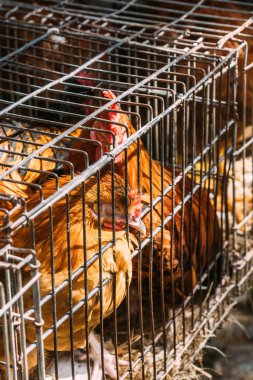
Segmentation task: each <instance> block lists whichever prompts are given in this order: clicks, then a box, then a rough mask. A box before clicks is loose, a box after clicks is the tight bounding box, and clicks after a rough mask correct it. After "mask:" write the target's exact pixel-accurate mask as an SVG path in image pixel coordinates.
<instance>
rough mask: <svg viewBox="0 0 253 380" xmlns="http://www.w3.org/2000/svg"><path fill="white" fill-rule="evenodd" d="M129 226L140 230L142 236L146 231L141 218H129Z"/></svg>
mask: <svg viewBox="0 0 253 380" xmlns="http://www.w3.org/2000/svg"><path fill="white" fill-rule="evenodd" d="M129 226H130V227H132V228H134V229H135V230H137V231H138V232H140V233H141V234H142V235H143V236H145V235H146V233H147V230H146V226H145V224H144V223H143V221H142V220H141V218H131V219H129Z"/></svg>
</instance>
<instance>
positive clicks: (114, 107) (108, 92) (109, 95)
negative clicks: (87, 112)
mask: <svg viewBox="0 0 253 380" xmlns="http://www.w3.org/2000/svg"><path fill="white" fill-rule="evenodd" d="M103 95H104V97H105V98H108V99H110V100H114V99H116V95H115V94H114V93H113V92H112V91H111V90H106V91H103ZM110 108H111V109H112V110H119V109H120V108H119V104H118V103H115V104H113V105H112V106H110Z"/></svg>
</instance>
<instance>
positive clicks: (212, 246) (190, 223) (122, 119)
mask: <svg viewBox="0 0 253 380" xmlns="http://www.w3.org/2000/svg"><path fill="white" fill-rule="evenodd" d="M103 94H104V97H106V98H108V99H110V100H112V99H115V95H114V94H113V93H112V92H111V91H104V92H103ZM110 108H111V110H110V111H103V112H102V113H101V114H100V119H105V120H109V121H111V123H106V122H105V123H103V121H95V123H94V128H98V129H103V130H105V129H109V130H110V131H111V132H112V133H113V134H115V136H116V137H115V138H116V140H117V143H120V142H122V141H123V139H124V138H125V131H126V128H124V127H121V126H120V125H117V124H114V123H115V122H117V123H120V124H123V125H124V126H125V127H127V129H128V131H129V134H130V135H131V134H133V133H135V129H134V128H133V126H132V124H131V122H130V120H129V118H128V116H127V115H126V114H124V113H120V108H119V105H118V104H117V103H115V104H114V105H112V106H111V107H110ZM91 137H93V138H94V139H97V140H98V141H100V143H101V144H102V147H103V149H104V152H107V151H109V150H110V147H111V139H110V138H109V139H107V138H106V135H105V134H104V132H102V131H101V132H96V133H93V134H92V136H91ZM122 159H123V155H121V157H120V158H119V159H118V164H117V168H116V170H117V171H118V173H120V174H121V175H122V176H124V175H125V172H124V170H125V169H124V168H125V163H124V160H122ZM116 162H117V160H116ZM150 165H151V168H152V182H151V177H150ZM127 167H128V171H127V174H128V183H129V186H130V187H133V188H137V187H138V181H137V179H138V154H137V142H134V143H132V144H131V145H130V147H129V148H128V162H127ZM161 175H162V166H161V164H160V163H159V162H157V161H155V160H151V159H150V156H149V154H148V152H147V150H146V149H145V147H144V145H143V143H142V142H141V141H140V186H141V191H142V192H143V195H142V200H143V202H144V203H150V202H151V201H154V200H156V199H157V198H159V197H160V196H161V193H162V189H163V190H164V191H165V189H166V188H167V187H169V186H171V184H172V183H173V180H172V178H173V177H172V171H171V169H169V168H165V169H164V181H163V183H161ZM176 175H179V171H176ZM184 181H185V192H184V193H183V182H182V180H181V181H180V182H181V183H180V182H179V183H177V184H175V187H174V207H175V209H176V208H177V207H178V206H180V205H181V204H182V201H183V197H185V196H186V195H191V192H192V183H191V178H189V177H188V176H186V177H185V179H184ZM151 194H152V199H150V198H151ZM192 199H193V203H192V206H191V196H190V199H189V201H187V202H186V203H185V205H184V208H183V212H184V216H183V220H182V211H178V212H175V221H174V231H172V221H170V222H169V223H167V224H166V225H165V227H164V238H163V241H162V239H161V233H160V232H159V233H157V234H156V235H155V237H154V241H153V247H154V258H153V259H154V269H155V273H156V278H155V280H156V281H157V283H158V284H157V285H158V288H157V287H156V289H159V286H160V285H159V281H160V275H159V274H157V271H158V273H159V270H160V269H159V268H160V265H161V255H162V256H163V262H164V273H165V275H167V278H166V280H165V288H166V289H168V286H169V285H170V282H171V271H172V270H173V276H174V285H175V288H176V290H177V293H178V294H179V295H182V292H184V293H185V294H187V293H189V292H190V291H191V290H192V288H193V287H194V286H195V285H196V283H197V280H198V279H199V277H200V275H201V273H202V272H203V270H204V268H205V267H206V265H207V264H208V263H209V262H211V261H212V260H213V259H214V258H215V255H216V253H217V251H218V246H219V225H218V219H217V216H216V215H215V212H214V208H213V206H212V204H211V201H210V200H209V196H208V192H207V191H206V190H205V189H200V190H198V191H196V192H195V193H194V194H193V196H192ZM172 202H173V201H172V190H170V191H168V193H167V194H166V195H165V196H164V218H166V217H168V216H169V215H171V213H172ZM143 221H144V223H145V225H146V227H147V230H148V232H150V231H151V225H150V222H151V218H150V213H149V214H147V215H146V216H145V217H144V219H143ZM161 223H162V204H161V201H159V202H158V203H157V204H156V205H155V206H154V207H153V225H152V231H154V230H155V229H156V228H158V227H159V226H161ZM172 234H173V235H174V238H173V241H172ZM149 251H150V248H149V247H147V248H146V249H145V251H144V252H143V257H142V260H143V265H144V268H145V267H146V269H147V268H148V266H149V260H150V253H149ZM145 275H147V276H148V270H146V271H145V270H144V273H143V276H144V277H145ZM182 275H183V278H184V290H182V289H181V288H182V286H181V281H182ZM168 294H170V293H169V292H168V291H166V295H168Z"/></svg>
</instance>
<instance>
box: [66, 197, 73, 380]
mask: <svg viewBox="0 0 253 380" xmlns="http://www.w3.org/2000/svg"><path fill="white" fill-rule="evenodd" d="M65 202H66V234H67V257H68V280H69V281H68V283H69V286H68V288H69V300H68V302H69V334H70V357H71V374H72V378H73V379H74V380H75V361H74V341H73V336H74V335H73V332H74V329H73V311H72V309H73V298H72V278H71V277H72V260H71V237H70V206H69V194H66V195H65Z"/></svg>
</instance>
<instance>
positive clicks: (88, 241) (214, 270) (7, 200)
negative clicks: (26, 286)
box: [0, 1, 252, 379]
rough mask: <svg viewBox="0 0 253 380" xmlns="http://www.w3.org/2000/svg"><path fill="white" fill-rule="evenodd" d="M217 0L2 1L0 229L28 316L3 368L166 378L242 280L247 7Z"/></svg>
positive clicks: (245, 276) (248, 138)
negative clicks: (38, 320) (34, 268)
mask: <svg viewBox="0 0 253 380" xmlns="http://www.w3.org/2000/svg"><path fill="white" fill-rule="evenodd" d="M225 3H226V2H224V1H223V2H220V1H212V2H208V1H199V2H197V1H196V2H191V3H190V4H189V2H187V4H186V3H184V2H173V1H166V2H165V1H160V2H159V6H157V3H156V4H154V2H151V1H147V2H139V1H132V2H123V1H122V2H120V4H119V3H118V2H117V4H116V2H113V1H101V4H98V6H97V5H96V6H95V5H94V4H93V3H92V2H90V3H89V2H87V3H86V4H80V3H78V2H71V1H69V2H57V1H52V2H50V1H49V2H47V4H43V7H41V6H39V5H36V6H34V7H33V6H31V5H29V4H25V3H24V4H22V5H20V4H18V5H16V4H17V3H14V2H8V3H7V5H6V3H5V2H3V4H2V8H1V12H2V10H3V12H2V13H1V15H2V14H3V15H5V16H3V17H6V20H5V21H4V22H5V23H6V25H8V28H5V29H4V39H2V40H3V42H2V45H1V46H2V49H3V56H2V58H1V71H2V75H1V83H0V88H1V111H0V113H1V116H2V120H1V137H0V144H1V146H0V155H1V172H0V176H1V178H0V180H1V188H0V191H1V195H0V202H1V220H2V222H1V242H2V246H5V244H9V243H10V244H11V246H12V247H18V249H19V251H18V255H17V256H18V257H19V260H24V257H25V255H26V254H27V250H29V249H30V250H33V252H36V254H34V257H35V256H36V259H37V260H38V261H39V262H40V264H41V266H40V268H39V272H40V274H41V277H40V297H39V296H38V294H37V298H36V300H34V301H31V300H29V302H28V301H24V312H23V314H24V315H25V317H26V318H28V320H30V319H29V318H33V315H34V312H35V311H34V309H33V308H32V305H33V302H37V305H38V307H40V308H41V312H42V318H43V320H44V325H43V332H42V336H41V337H40V339H39V340H38V339H37V340H36V341H35V335H34V331H33V332H31V331H30V330H29V327H28V326H23V336H22V338H21V343H22V350H23V354H24V352H26V354H25V355H23V356H22V355H21V356H22V357H24V362H23V365H22V364H20V362H18V364H19V366H17V369H15V368H14V369H9V370H6V366H5V365H4V366H3V370H2V373H3V375H2V376H6V377H7V378H15V376H16V378H17V376H21V378H28V377H27V376H28V370H32V369H34V368H36V363H37V362H38V363H39V364H40V365H39V367H38V370H36V369H35V372H36V375H35V377H36V376H38V377H39V378H43V376H44V374H43V371H44V369H45V367H46V370H47V373H48V376H52V377H53V378H56V379H58V378H61V371H62V367H61V366H62V360H63V359H62V358H63V356H62V351H64V352H65V351H67V352H68V360H67V359H66V358H65V359H64V360H63V361H64V362H65V363H68V365H67V368H68V371H69V373H70V377H72V378H75V377H77V372H76V371H77V368H76V363H77V361H80V360H84V362H85V372H84V373H85V376H87V378H91V376H94V371H95V369H96V366H97V368H99V371H100V372H99V375H97V376H101V377H102V378H104V377H105V376H110V377H112V378H119V377H120V378H121V379H124V378H130V379H131V378H142V379H144V378H159V379H160V378H164V377H165V376H166V374H167V373H170V372H171V371H172V370H173V368H174V366H175V363H176V362H177V361H178V360H180V358H182V356H183V354H184V353H185V352H187V351H188V350H190V349H191V347H194V354H193V353H192V356H193V357H194V358H195V359H198V355H199V352H200V350H201V348H202V347H203V345H204V343H205V342H206V340H207V339H208V336H210V334H212V333H213V332H214V331H215V329H216V328H217V327H218V325H219V324H220V323H222V321H223V319H224V318H225V317H226V315H227V313H228V311H229V310H230V309H231V307H232V306H233V305H234V302H233V301H234V299H233V297H234V295H235V294H237V293H238V292H241V291H242V290H244V289H245V287H246V286H247V284H248V281H249V280H250V275H251V273H252V254H251V252H252V240H251V235H252V226H251V219H252V179H250V178H252V177H250V175H251V174H252V173H251V172H252V127H251V125H252V111H251V110H252V89H251V82H250V72H251V67H252V65H251V57H250V51H251V50H250V42H249V45H247V41H250V33H251V19H250V18H249V14H248V11H250V10H251V8H252V6H251V5H250V4H249V3H248V2H244V3H241V2H240V4H239V2H233V4H232V5H229V6H228V7H225V5H224V4H225ZM172 5H173V9H171V7H172ZM226 5H227V3H226ZM239 6H240V12H239V14H237V13H236V12H237V9H238V7H239ZM169 7H170V8H169ZM7 8H8V10H7ZM225 8H226V9H225ZM230 8H235V10H233V11H231V9H230ZM10 9H11V10H10ZM24 9H25V10H26V9H29V11H27V14H28V15H29V16H26V11H25V10H24ZM167 9H168V10H167ZM207 10H208V14H207V15H206V11H207ZM219 12H223V14H224V20H226V21H227V22H226V23H224V22H223V24H222V27H221V29H219V28H218V25H217V23H218V24H220V18H219V19H217V13H219ZM140 14H141V15H142V17H141V18H140ZM232 14H235V17H233V16H232ZM10 16H11V17H10ZM13 17H15V21H14V20H13V19H12V18H13ZM210 20H212V22H210ZM44 23H46V25H47V27H46V28H45V25H44V26H42V25H43V24H44ZM33 24H35V25H33ZM237 24H238V25H237ZM240 25H244V26H243V28H239V26H240ZM54 27H57V28H58V29H55V28H54ZM214 28H215V31H214ZM16 35H18V36H19V37H18V38H16V37H15V36H16ZM6 41H8V42H7V43H6ZM245 41H246V42H245ZM248 49H249V50H248ZM248 125H250V127H248ZM238 165H239V166H240V165H241V166H242V180H241V182H242V191H241V190H239V188H238V186H237V177H236V176H237V174H238V172H240V169H239V170H238ZM250 165H251V166H250ZM250 171H251V172H250ZM247 181H248V182H247ZM239 182H240V180H239ZM247 186H248V187H249V189H248V190H247ZM140 202H141V203H142V209H140ZM218 214H219V215H220V217H219V219H218V218H217V216H216V215H218ZM141 219H142V222H141ZM143 223H144V225H145V228H146V233H145V228H144V225H143ZM21 248H22V249H24V250H22V249H21ZM11 249H16V248H11ZM34 276H35V275H33V276H32V278H35V277H34ZM1 281H2V280H1ZM130 283H131V285H130ZM21 293H22V286H21V288H19V290H18V291H17V294H18V295H20V297H21ZM37 293H38V290H37ZM27 294H28V293H27ZM121 303H122V304H121ZM2 304H3V302H2ZM120 304H121V305H120ZM35 309H36V308H35ZM1 310H2V309H1ZM3 315H4V318H10V314H8V312H5V309H4V312H3ZM106 317H107V318H106ZM6 320H7V319H6ZM6 323H7V322H5V326H6ZM10 326H12V324H10ZM10 328H12V327H10ZM13 328H14V327H13ZM3 331H4V334H5V337H6V341H8V339H11V338H8V334H7V332H8V331H7V328H5V329H4V330H3ZM201 336H202V339H200V337H201ZM108 339H109V340H111V341H112V342H113V344H112V346H111V353H109V352H108V344H107V343H106V344H105V341H106V342H107V341H108ZM39 345H40V346H39ZM43 345H44V348H45V352H46V353H47V356H48V358H49V360H48V363H46V366H44V353H43V347H42V346H43ZM12 346H13V344H12ZM24 347H26V349H25V350H26V351H24ZM30 352H33V353H34V356H37V359H34V358H33V359H34V360H33V361H30V360H29V355H28V353H30ZM5 356H6V357H7V359H8V350H5ZM122 359H125V360H126V362H124V363H122ZM1 360H2V359H1ZM4 361H6V359H3V362H4ZM13 362H15V360H13ZM48 364H49V366H48ZM7 367H8V365H7ZM65 371H66V366H65Z"/></svg>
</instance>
